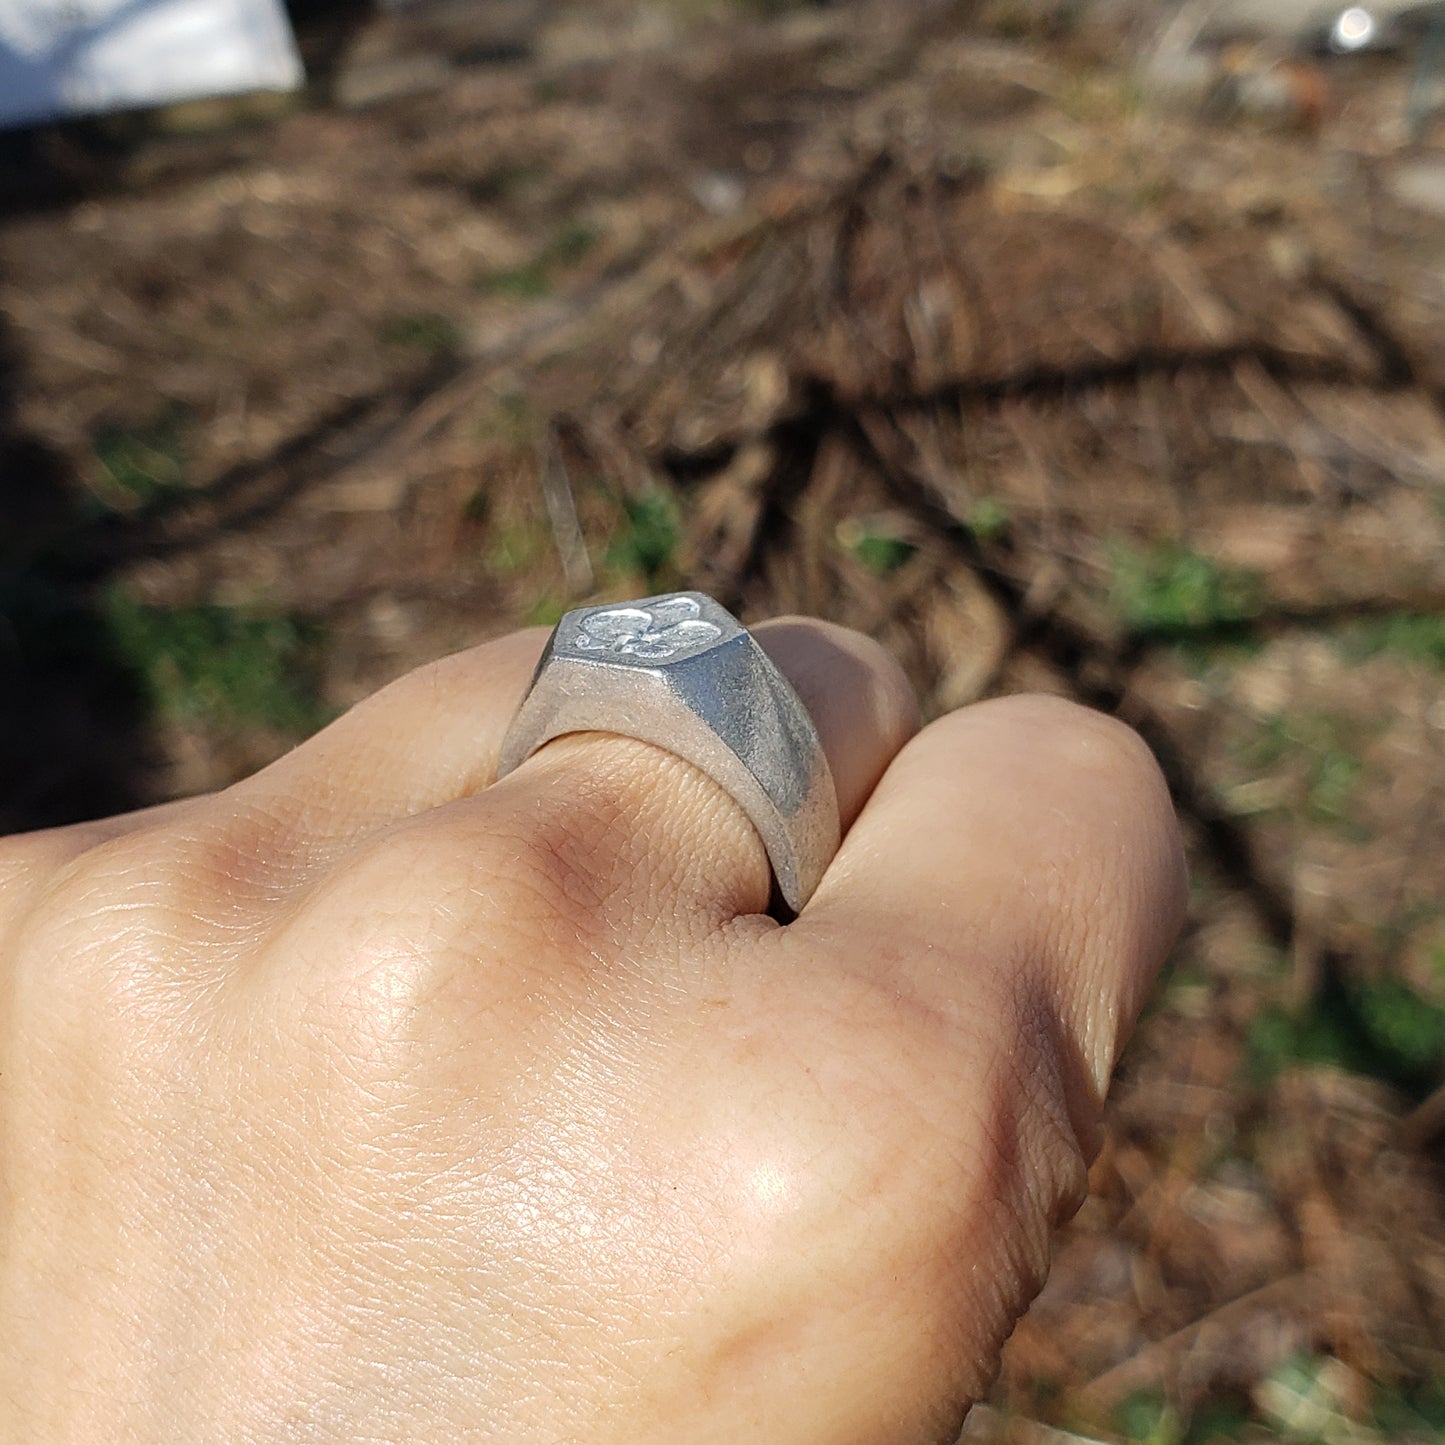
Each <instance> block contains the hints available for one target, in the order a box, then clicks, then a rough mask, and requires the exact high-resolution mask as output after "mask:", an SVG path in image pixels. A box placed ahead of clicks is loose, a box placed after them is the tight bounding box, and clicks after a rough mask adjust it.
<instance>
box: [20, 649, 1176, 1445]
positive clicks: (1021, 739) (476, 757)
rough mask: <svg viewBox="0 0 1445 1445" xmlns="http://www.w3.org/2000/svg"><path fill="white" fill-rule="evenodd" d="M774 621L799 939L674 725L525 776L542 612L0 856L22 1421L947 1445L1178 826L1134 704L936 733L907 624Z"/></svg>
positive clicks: (1164, 876)
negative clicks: (827, 853)
mask: <svg viewBox="0 0 1445 1445" xmlns="http://www.w3.org/2000/svg"><path fill="white" fill-rule="evenodd" d="M756 635H757V636H758V638H759V641H760V642H761V643H762V644H763V645H764V646H765V647H766V648H767V649H768V651H769V652H770V653H771V654H772V655H773V657H774V660H775V661H776V662H777V663H778V665H779V666H780V668H781V669H782V671H783V672H784V673H785V674H786V675H787V676H788V677H789V678H790V680H791V681H792V683H793V685H794V687H795V688H796V689H797V690H798V692H799V693H800V695H801V696H802V697H803V699H804V701H805V702H806V703H807V704H808V706H809V708H810V710H811V712H812V713H813V715H814V717H815V719H816V721H817V725H818V731H819V734H820V736H821V738H822V741H823V744H824V748H825V750H826V752H827V754H828V757H829V760H830V763H831V765H832V768H833V772H834V776H835V780H836V782H837V787H838V795H839V802H840V808H841V811H842V814H843V820H844V825H845V827H847V826H848V825H849V824H850V823H851V825H852V826H851V829H850V831H848V833H847V835H846V836H845V838H844V841H843V845H842V848H841V850H840V852H839V853H838V855H837V857H836V859H835V860H834V863H833V865H832V867H831V869H830V870H829V872H828V874H827V876H826V877H825V879H824V881H823V883H822V886H821V887H820V888H819V890H818V892H817V894H816V895H815V896H814V898H813V899H812V901H811V902H810V903H809V905H808V907H807V908H806V909H805V910H804V912H803V914H802V915H801V916H800V917H799V918H798V919H797V920H796V921H795V922H793V923H791V924H790V925H788V926H786V927H780V926H779V925H778V924H776V923H775V922H773V921H772V920H770V919H769V918H767V917H766V916H764V915H763V913H762V910H763V909H764V908H765V907H766V902H767V897H768V885H769V870H768V863H767V859H766V856H765V854H764V852H763V849H762V845H761V843H760V841H759V839H758V838H757V836H756V834H755V833H754V832H753V830H752V828H751V826H750V825H749V824H748V823H747V821H746V819H745V818H744V816H743V815H742V813H741V811H740V810H739V809H738V807H737V806H736V804H734V803H733V801H732V800H731V799H730V798H729V797H727V796H726V795H725V794H724V793H722V792H721V791H720V790H719V789H718V788H717V787H716V786H715V785H714V784H713V783H711V782H710V781H709V780H708V779H707V778H705V777H704V776H703V775H702V774H700V773H698V772H697V771H696V770H695V769H693V768H692V767H691V766H690V765H689V764H687V763H684V762H682V761H681V760H680V759H677V758H675V757H673V756H671V755H670V754H666V753H663V752H660V751H659V750H657V749H654V748H651V747H649V746H647V745H645V744H642V743H638V742H634V741H632V740H629V739H624V738H617V737H610V736H602V735H597V734H585V735H576V736H572V737H568V738H563V739H560V740H558V741H557V742H555V743H553V744H551V745H549V746H548V747H547V748H545V749H544V750H542V751H541V752H540V753H538V754H537V755H536V756H535V757H533V758H532V759H530V760H529V761H528V762H527V763H525V764H524V765H523V766H522V767H521V768H520V769H518V771H516V772H515V773H513V774H511V775H509V776H508V777H507V778H505V779H504V780H502V781H501V782H499V783H494V784H493V783H492V770H493V768H494V764H495V758H496V753H497V748H498V745H499V743H500V740H501V737H502V734H503V732H504V731H505V729H506V726H507V723H508V721H509V719H510V717H511V714H512V712H513V710H514V708H515V706H516V704H517V701H518V699H519V698H520V696H521V694H522V692H523V690H524V688H525V686H526V682H527V679H528V677H529V676H530V673H531V669H532V665H533V663H534V661H535V659H536V656H537V652H538V649H539V647H540V645H541V642H542V638H541V636H540V635H538V634H536V633H523V634H517V635H515V636H512V637H508V638H504V639H502V640H500V641H497V642H494V643H492V644H490V645H488V646H486V647H482V648H478V649H475V650H473V651H471V652H467V653H462V654H459V655H458V656H456V657H452V658H449V659H447V660H445V661H443V662H440V663H437V664H434V665H433V666H431V667H427V668H424V669H422V670H420V671H418V672H415V673H412V674H410V675H409V676H407V677H405V678H403V679H401V680H400V681H399V682H397V683H395V684H393V685H392V686H391V687H389V688H387V689H385V690H384V691H382V692H381V693H379V694H377V695H376V696H375V697H373V698H371V699H369V700H368V701H367V702H365V703H363V704H361V705H360V706H359V707H357V708H355V709H353V710H352V711H351V712H350V713H348V714H347V715H346V716H345V717H344V718H342V719H341V720H340V721H338V722H337V723H335V724H334V725H333V726H332V727H330V728H328V729H327V730H326V731H324V732H323V733H321V734H319V735H318V736H317V737H315V738H313V739H312V740H311V741H310V742H308V743H306V744H305V745H304V746H302V747H300V748H298V749H297V750H296V751H295V752H293V753H291V754H290V755H289V756H287V757H285V758H283V759H281V760H280V761H279V762H277V763H276V764H274V765H273V766H272V767H270V768H267V769H266V770H264V771H263V772H261V773H259V774H258V775H256V776H255V777H254V778H251V779H249V780H247V781H245V782H243V783H240V784H238V785H236V786H235V787H233V788H229V789H227V790H225V791H224V792H221V793H218V794H215V795H212V796H208V797H202V798H197V799H194V800H191V801H187V802H183V803H178V804H172V805H169V806H167V807H164V808H161V809H158V810H151V811H150V812H148V813H142V814H137V815H133V816H131V817H128V818H120V819H113V820H110V821H108V822H104V823H98V824H89V825H82V826H79V827H75V828H69V829H61V830H55V831H51V832H48V833H40V834H34V835H30V836H26V837H20V838H16V839H11V840H9V841H8V842H5V843H3V844H0V1170H3V1173H0V1420H4V1421H6V1422H8V1423H7V1424H6V1426H5V1429H4V1430H3V1432H0V1433H3V1435H4V1437H5V1438H6V1439H14V1440H17V1441H18V1440H25V1441H27V1442H53V1441H61V1440H65V1441H85V1442H121V1441H125V1442H141V1441H145V1442H155V1441H167V1442H169V1441H197V1442H199V1441H226V1442H236V1445H248V1442H261V1441H268V1442H270V1441H281V1440H286V1441H291V1440H295V1441H308V1442H321V1441H363V1440H365V1441H408V1442H410V1441H430V1440H436V1441H448V1442H453V1441H456V1440H459V1439H465V1440H478V1441H483V1440H485V1441H498V1442H507V1445H513V1442H516V1445H531V1442H561V1441H577V1442H583V1441H585V1442H588V1445H606V1442H614V1441H615V1442H627V1445H649V1442H669V1445H676V1442H679V1441H685V1442H689V1445H693V1442H713V1441H716V1442H739V1441H754V1440H756V1441H766V1442H768V1445H795V1442H814V1445H843V1442H848V1445H874V1442H877V1445H883V1442H889V1445H892V1442H899V1445H903V1442H932V1441H947V1440H949V1439H951V1438H952V1434H953V1432H955V1431H956V1429H957V1428H958V1425H959V1422H960V1420H961V1418H962V1413H963V1412H964V1410H965V1409H966V1408H967V1405H968V1403H969V1402H970V1401H971V1400H972V1399H973V1398H975V1397H976V1396H977V1395H978V1393H979V1392H980V1391H981V1390H983V1389H984V1388H985V1387H986V1385H987V1382H988V1380H989V1378H990V1376H991V1373H992V1372H993V1370H994V1369H995V1368H996V1365H997V1358H998V1352H999V1349H1000V1346H1001V1344H1002V1341H1003V1339H1004V1338H1005V1336H1006V1334H1007V1332H1008V1330H1009V1329H1010V1328H1011V1327H1012V1324H1013V1322H1014V1320H1015V1319H1016V1317H1017V1315H1018V1314H1019V1312H1020V1311H1021V1310H1022V1309H1023V1307H1024V1306H1025V1304H1026V1303H1027V1301H1028V1299H1029V1298H1030V1297H1031V1295H1032V1294H1033V1293H1034V1291H1035V1290H1036V1289H1037V1287H1038V1285H1039V1283H1040V1282H1041V1280H1042V1276H1043V1272H1044V1269H1045V1267H1046V1262H1047V1258H1048V1240H1049V1232H1050V1230H1051V1228H1052V1227H1053V1226H1054V1225H1055V1224H1056V1223H1057V1222H1058V1221H1059V1220H1061V1219H1062V1218H1063V1217H1065V1216H1067V1215H1068V1214H1069V1213H1070V1212H1071V1211H1072V1210H1073V1209H1074V1208H1075V1207H1076V1205H1077V1203H1078V1201H1079V1198H1080V1195H1081V1191H1082V1190H1083V1187H1084V1180H1085V1167H1086V1159H1087V1158H1088V1156H1089V1153H1090V1150H1091V1147H1092V1146H1091V1143H1090V1140H1091V1138H1092V1133H1093V1129H1094V1126H1095V1122H1096V1119H1097V1115H1098V1110H1099V1107H1100V1103H1101V1100H1102V1097H1103V1094H1104V1091H1105V1088H1106V1085H1107V1081H1108V1078H1109V1074H1110V1071H1111V1069H1112V1067H1113V1064H1114V1061H1115V1058H1116V1055H1117V1052H1118V1050H1119V1048H1120V1047H1121V1045H1122V1042H1123V1040H1124V1038H1125V1036H1126V1035H1127V1033H1128V1031H1129V1029H1130V1027H1131V1025H1132V1022H1133V1019H1134V1017H1135V1015H1136V1012H1137V1010H1138V1008H1139V1005H1140V1002H1141V1000H1142V998H1143V996H1144V994H1145V992H1146V990H1147V988H1148V986H1149V983H1150V981H1151V979H1152V976H1153V974H1154V971H1155V969H1156V968H1157V966H1158V964H1159V963H1160V961H1161V959H1162V957H1163V955H1164V954H1165V952H1166V950H1167V948H1168V947H1169V945H1170V943H1171V942H1172V940H1173V937H1174V935H1175V933H1176V931H1177V928H1178V925H1179V920H1180V917H1181V911H1182V905H1183V894H1184V889H1183V868H1182V863H1181V856H1180V849H1179V843H1178V838H1177V832H1176V828H1175V824H1174V821H1173V816H1172V813H1171V810H1170V806H1169V801H1168V798H1167V795H1166V792H1165V789H1164V786H1163V783H1162V781H1161V780H1160V778H1159V775H1158V772H1157V769H1156V768H1155V766H1154V764H1153V762H1152V759H1151V758H1150V757H1149V755H1148V753H1147V751H1146V750H1145V749H1144V747H1143V745H1142V744H1141V743H1140V742H1139V741H1138V740H1137V739H1136V738H1135V737H1134V735H1133V734H1132V733H1130V732H1128V731H1127V730H1126V729H1125V728H1123V727H1121V726H1120V725H1119V724H1117V723H1114V722H1111V721H1109V720H1108V719H1105V718H1103V717H1101V716H1098V715H1096V714H1093V713H1089V712H1086V711H1084V710H1082V709H1079V708H1075V707H1072V706H1070V705H1068V704H1065V703H1060V702H1057V701H1052V700H1048V699H1037V698H1016V699H1009V700H1003V701H997V702H990V703H985V704H982V705H980V706H977V707H973V708H969V709H966V710H964V711H962V712H959V713H956V714H953V715H952V716H949V717H946V718H944V719H942V720H940V721H939V722H936V723H934V724H932V725H931V726H929V727H928V728H926V729H924V730H923V731H922V732H921V733H919V734H918V735H917V736H915V737H912V739H911V741H910V740H909V738H910V735H911V734H912V733H913V732H914V730H915V728H916V716H915V711H914V704H913V701H912V697H911V694H910V692H909V690H908V688H907V685H906V683H905V682H904V680H903V678H902V676H901V675H900V673H899V672H898V670H897V668H896V666H895V665H894V664H892V663H891V662H890V661H889V660H888V659H887V658H886V657H885V656H883V654H882V653H881V652H880V651H879V650H878V649H877V647H876V646H875V645H874V644H872V643H870V642H868V641H867V640H866V639H864V638H862V637H859V636H858V635H857V634H853V633H848V632H844V631H843V630H842V629H838V628H834V627H829V626H826V625H824V624H818V623H808V622H801V621H786V622H778V623H773V624H768V625H765V626H764V627H761V628H759V629H757V632H756ZM900 749H901V751H900ZM489 785H490V786H489Z"/></svg>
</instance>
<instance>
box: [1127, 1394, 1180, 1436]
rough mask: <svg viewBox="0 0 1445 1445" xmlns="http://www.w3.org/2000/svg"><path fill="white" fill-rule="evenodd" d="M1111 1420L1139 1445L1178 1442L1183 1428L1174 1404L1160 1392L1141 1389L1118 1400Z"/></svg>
mask: <svg viewBox="0 0 1445 1445" xmlns="http://www.w3.org/2000/svg"><path fill="white" fill-rule="evenodd" d="M1114 1423H1115V1425H1116V1426H1117V1427H1118V1430H1119V1433H1120V1434H1121V1435H1123V1437H1124V1438H1125V1439H1126V1440H1136V1441H1139V1442H1140V1445H1181V1442H1182V1441H1183V1439H1184V1430H1183V1427H1182V1426H1181V1424H1180V1420H1179V1416H1178V1415H1177V1414H1176V1413H1175V1411H1174V1408H1173V1407H1172V1406H1171V1405H1170V1404H1169V1403H1168V1401H1166V1400H1165V1399H1164V1397H1163V1396H1162V1395H1158V1394H1155V1393H1154V1392H1153V1391H1152V1390H1140V1391H1137V1392H1136V1393H1134V1394H1132V1395H1129V1396H1127V1397H1126V1398H1125V1399H1123V1400H1121V1401H1120V1402H1119V1404H1118V1405H1117V1406H1116V1407H1115V1409H1114Z"/></svg>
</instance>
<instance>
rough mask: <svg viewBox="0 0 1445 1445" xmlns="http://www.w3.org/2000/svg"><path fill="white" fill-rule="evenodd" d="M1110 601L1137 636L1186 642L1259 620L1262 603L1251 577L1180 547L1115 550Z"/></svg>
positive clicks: (1257, 582) (1257, 581) (1255, 579)
mask: <svg viewBox="0 0 1445 1445" xmlns="http://www.w3.org/2000/svg"><path fill="white" fill-rule="evenodd" d="M1110 560H1111V563H1112V568H1113V585H1112V587H1111V591H1110V601H1111V603H1112V605H1113V608H1114V610H1115V612H1116V613H1117V615H1118V616H1119V618H1120V620H1121V621H1122V622H1123V623H1124V625H1125V627H1126V628H1128V630H1129V631H1130V632H1132V633H1133V634H1134V635H1135V636H1138V637H1157V638H1175V639H1186V638H1190V637H1194V636H1197V635H1198V634H1200V633H1220V632H1223V633H1228V632H1231V631H1236V630H1238V629H1240V628H1241V627H1243V626H1244V625H1245V624H1247V623H1248V622H1250V621H1251V620H1252V619H1253V618H1254V617H1256V616H1257V615H1258V613H1259V610H1260V604H1261V600H1262V587H1261V583H1260V579H1259V578H1258V577H1257V576H1256V575H1255V574H1254V573H1252V572H1244V571H1239V570H1231V569H1226V568H1223V567H1220V566H1219V564H1218V563H1216V562H1214V561H1212V560H1211V559H1210V558H1208V557H1202V556H1200V555H1199V553H1197V552H1193V551H1191V550H1189V548H1187V547H1181V546H1178V545H1175V544H1163V545H1160V546H1156V547H1152V548H1148V549H1144V550H1141V549H1138V548H1135V547H1131V546H1126V545H1123V544H1116V545H1115V546H1114V547H1113V548H1111V558H1110Z"/></svg>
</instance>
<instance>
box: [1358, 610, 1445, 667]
mask: <svg viewBox="0 0 1445 1445" xmlns="http://www.w3.org/2000/svg"><path fill="white" fill-rule="evenodd" d="M1340 646H1341V649H1342V650H1343V652H1344V654H1345V656H1346V657H1347V658H1350V659H1352V660H1358V659H1361V658H1366V657H1377V656H1380V655H1381V654H1384V655H1386V656H1389V657H1397V658H1400V659H1402V660H1404V661H1407V662H1424V663H1428V664H1429V665H1430V666H1431V667H1441V668H1445V614H1440V613H1436V612H1387V613H1385V614H1384V615H1383V616H1380V617H1371V618H1366V619H1363V620H1361V621H1358V622H1354V623H1351V624H1350V625H1349V626H1347V627H1345V628H1344V629H1342V631H1341V632H1340Z"/></svg>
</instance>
